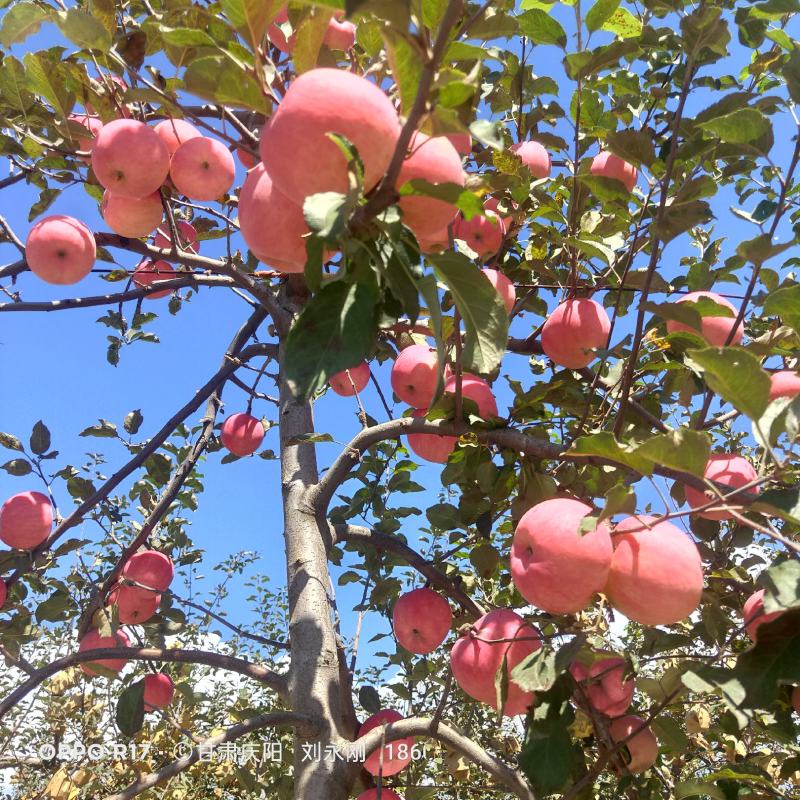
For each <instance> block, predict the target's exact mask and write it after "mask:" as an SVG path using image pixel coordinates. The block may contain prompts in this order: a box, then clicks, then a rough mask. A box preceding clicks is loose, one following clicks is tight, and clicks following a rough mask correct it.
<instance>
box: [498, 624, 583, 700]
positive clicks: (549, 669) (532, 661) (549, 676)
mask: <svg viewBox="0 0 800 800" xmlns="http://www.w3.org/2000/svg"><path fill="white" fill-rule="evenodd" d="M584 642H585V637H583V636H582V635H581V636H576V637H575V638H574V639H572V640H571V641H569V642H568V643H567V644H565V645H563V646H562V647H560V648H559V649H558V650H554V649H553V648H552V647H548V646H545V647H540V648H539V649H538V650H536V651H535V652H533V653H531V654H530V655H529V656H528V657H527V658H524V659H522V661H520V662H519V664H517V666H516V667H514V669H513V670H512V671H511V680H512V681H514V683H516V684H517V685H518V686H519V687H520V688H521V689H524V690H525V691H526V692H546V691H547V690H548V689H551V688H552V687H553V685H554V684H555V682H556V680H558V676H559V675H561V674H562V673H564V672H565V671H566V669H567V668H568V667H569V665H570V664H571V663H572V662H573V660H574V659H575V656H577V655H578V651H579V650H580V649H581V647H583V644H584Z"/></svg>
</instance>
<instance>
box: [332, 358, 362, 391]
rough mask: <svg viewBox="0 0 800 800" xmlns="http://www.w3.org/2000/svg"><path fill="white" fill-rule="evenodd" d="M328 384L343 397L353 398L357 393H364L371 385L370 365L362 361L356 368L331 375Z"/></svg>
mask: <svg viewBox="0 0 800 800" xmlns="http://www.w3.org/2000/svg"><path fill="white" fill-rule="evenodd" d="M328 383H330V385H331V389H333V391H334V392H336V394H338V395H341V396H342V397H352V396H353V395H354V394H356V392H363V391H364V389H365V388H366V386H367V384H368V383H369V364H367V362H366V361H362V362H361V363H360V364H357V365H356V366H355V367H350V369H343V370H342V371H341V372H336V373H335V374H333V375H331V377H330V379H329V380H328Z"/></svg>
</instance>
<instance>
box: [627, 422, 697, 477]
mask: <svg viewBox="0 0 800 800" xmlns="http://www.w3.org/2000/svg"><path fill="white" fill-rule="evenodd" d="M635 452H636V454H637V455H640V456H643V457H644V458H647V459H649V460H650V461H652V462H653V463H654V464H660V465H661V466H664V467H670V468H671V469H677V470H680V471H681V472H689V473H691V474H692V475H698V476H700V477H702V475H703V473H704V472H705V469H706V465H707V464H708V457H709V454H710V452H711V438H710V436H709V435H708V434H707V433H703V432H701V431H693V430H691V429H690V428H678V429H676V430H674V431H669V432H668V433H660V434H658V435H657V436H653V437H652V438H651V439H647V440H646V441H644V442H642V443H641V444H640V445H639V446H638V447H637V448H636V451H635Z"/></svg>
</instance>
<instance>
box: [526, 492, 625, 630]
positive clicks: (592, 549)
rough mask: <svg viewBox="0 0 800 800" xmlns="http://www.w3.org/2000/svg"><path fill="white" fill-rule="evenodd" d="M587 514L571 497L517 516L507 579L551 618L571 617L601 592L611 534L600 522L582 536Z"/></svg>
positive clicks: (549, 502) (609, 561)
mask: <svg viewBox="0 0 800 800" xmlns="http://www.w3.org/2000/svg"><path fill="white" fill-rule="evenodd" d="M591 511H592V509H591V506H588V505H587V504H586V503H583V502H581V501H580V500H576V499H575V498H573V497H554V498H552V499H550V500H544V501H543V502H541V503H537V504H536V505H535V506H533V507H532V508H530V509H528V511H526V512H525V514H523V516H522V518H521V519H520V521H519V523H518V524H517V528H516V530H515V531H514V539H513V543H512V546H511V577H512V580H513V581H514V585H515V586H516V587H517V589H518V590H519V592H520V594H521V595H522V596H523V597H524V598H525V599H526V600H527V601H528V602H529V603H533V605H535V606H537V607H538V608H541V609H542V610H543V611H547V612H549V613H551V614H576V613H577V612H578V611H581V610H583V609H584V608H586V606H588V605H589V603H590V602H591V600H592V598H593V597H594V595H595V593H596V592H600V591H602V590H603V587H604V586H605V584H606V579H607V577H608V571H609V568H610V566H611V557H612V553H613V548H612V544H611V531H610V530H609V527H608V525H606V524H605V523H604V522H601V523H600V524H598V525H597V526H596V527H595V529H594V530H592V531H590V532H588V533H583V532H582V531H581V523H582V522H583V520H584V518H585V517H586V516H587V515H589V514H590V513H591Z"/></svg>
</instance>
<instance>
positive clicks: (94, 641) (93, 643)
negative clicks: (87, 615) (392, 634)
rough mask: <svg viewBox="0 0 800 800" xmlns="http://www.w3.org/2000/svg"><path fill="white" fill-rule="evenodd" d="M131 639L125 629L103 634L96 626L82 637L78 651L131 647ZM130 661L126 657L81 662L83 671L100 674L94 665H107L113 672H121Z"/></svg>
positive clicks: (86, 673)
mask: <svg viewBox="0 0 800 800" xmlns="http://www.w3.org/2000/svg"><path fill="white" fill-rule="evenodd" d="M130 646H131V640H130V639H129V638H128V634H127V633H125V631H123V630H118V631H117V632H116V633H115V634H114V635H113V636H101V635H100V634H99V632H98V631H97V629H96V628H92V629H91V630H90V631H88V632H87V633H86V635H85V636H84V637H83V639H81V641H80V645H79V646H78V652H79V653H83V652H85V651H86V650H96V649H98V648H106V647H130ZM127 663H128V660H127V659H126V658H104V659H100V660H99V661H90V662H87V663H83V664H81V671H82V672H83V673H84V674H85V675H88V676H90V677H91V676H94V675H99V674H100V673H99V672H97V671H96V670H95V669H93V667H98V666H99V667H105V668H106V669H109V670H112V671H113V672H120V671H121V670H122V668H123V667H124V666H125V665H126V664H127Z"/></svg>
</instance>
